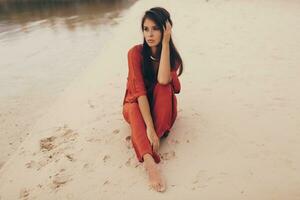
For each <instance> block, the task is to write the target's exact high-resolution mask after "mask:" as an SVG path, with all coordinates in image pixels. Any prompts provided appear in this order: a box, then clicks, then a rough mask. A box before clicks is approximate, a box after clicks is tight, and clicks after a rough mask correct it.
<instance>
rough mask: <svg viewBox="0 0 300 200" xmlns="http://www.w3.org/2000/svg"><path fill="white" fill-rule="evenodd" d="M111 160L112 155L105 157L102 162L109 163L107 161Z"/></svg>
mask: <svg viewBox="0 0 300 200" xmlns="http://www.w3.org/2000/svg"><path fill="white" fill-rule="evenodd" d="M109 159H110V155H105V156H104V157H103V159H102V160H103V161H104V162H107V160H109Z"/></svg>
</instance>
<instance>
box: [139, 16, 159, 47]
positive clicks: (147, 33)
mask: <svg viewBox="0 0 300 200" xmlns="http://www.w3.org/2000/svg"><path fill="white" fill-rule="evenodd" d="M143 34H144V38H145V40H146V42H147V44H148V45H149V47H153V46H157V45H158V44H159V43H160V40H161V31H160V29H159V27H158V26H157V25H156V24H155V22H154V21H153V20H151V19H148V18H146V19H145V21H144V24H143Z"/></svg>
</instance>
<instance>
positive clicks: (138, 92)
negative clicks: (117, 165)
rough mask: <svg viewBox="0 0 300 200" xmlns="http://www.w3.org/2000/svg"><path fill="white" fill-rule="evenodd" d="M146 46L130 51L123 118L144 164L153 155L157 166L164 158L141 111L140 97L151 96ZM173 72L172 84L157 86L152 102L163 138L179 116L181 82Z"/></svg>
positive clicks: (157, 131)
mask: <svg viewBox="0 0 300 200" xmlns="http://www.w3.org/2000/svg"><path fill="white" fill-rule="evenodd" d="M141 50H142V45H136V46H134V47H133V48H131V49H130V50H129V52H128V68H129V69H128V78H127V85H126V93H125V97H124V100H123V116H124V119H125V120H126V121H127V122H128V123H129V125H130V127H131V141H132V144H133V147H134V150H135V152H136V156H137V158H138V160H139V161H140V162H143V155H145V154H147V153H149V154H150V155H152V157H153V158H154V160H155V162H156V163H159V162H160V156H159V155H158V154H157V153H155V152H154V151H153V149H152V147H151V144H150V142H149V140H148V137H147V133H146V125H145V122H144V119H143V117H142V114H141V112H140V109H139V105H138V102H137V98H138V97H139V96H142V95H147V89H146V87H145V84H144V80H143V75H142V54H141ZM177 69H178V66H177V67H176V69H175V70H174V71H172V72H171V76H172V81H171V82H170V83H169V84H166V85H162V84H159V83H156V84H155V85H154V88H153V96H152V100H151V101H149V103H150V111H151V115H152V119H153V123H154V127H155V131H156V133H157V135H158V137H159V138H161V137H162V136H163V134H164V133H165V132H166V131H169V130H170V129H171V127H172V126H173V124H174V122H175V119H176V117H177V99H176V96H175V93H179V92H180V89H181V88H180V82H179V79H178V76H177V73H176V70H177Z"/></svg>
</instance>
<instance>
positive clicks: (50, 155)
mask: <svg viewBox="0 0 300 200" xmlns="http://www.w3.org/2000/svg"><path fill="white" fill-rule="evenodd" d="M77 135H78V133H76V132H75V131H73V130H72V129H70V128H68V126H67V125H64V126H63V127H59V128H58V129H56V130H55V134H54V135H52V136H50V137H46V138H43V139H41V140H40V152H41V153H42V157H43V158H42V159H41V160H39V161H36V163H37V165H35V164H34V163H33V161H30V162H28V163H26V164H25V165H26V167H27V168H32V167H33V166H35V167H37V170H40V169H41V168H42V167H44V166H45V165H47V164H49V163H51V162H53V161H55V162H58V161H60V159H61V158H63V156H65V157H66V158H67V159H68V160H69V161H71V162H73V161H75V158H74V156H73V154H71V153H68V154H65V150H66V149H69V148H70V147H72V143H73V141H75V140H76V138H77ZM37 154H39V153H36V154H35V155H37Z"/></svg>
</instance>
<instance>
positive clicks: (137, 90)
mask: <svg viewBox="0 0 300 200" xmlns="http://www.w3.org/2000/svg"><path fill="white" fill-rule="evenodd" d="M128 68H129V76H128V80H129V83H130V88H131V92H132V94H133V96H134V98H136V99H137V98H138V97H139V96H142V95H146V94H147V93H146V89H145V84H144V79H143V74H142V55H141V54H140V52H139V51H138V49H137V48H132V49H130V50H129V51H128Z"/></svg>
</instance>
